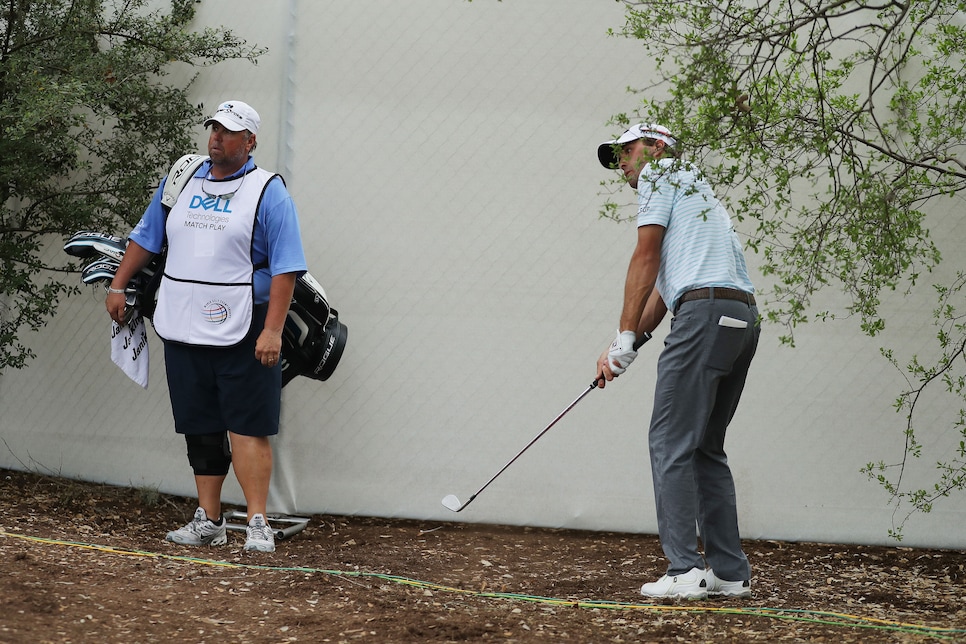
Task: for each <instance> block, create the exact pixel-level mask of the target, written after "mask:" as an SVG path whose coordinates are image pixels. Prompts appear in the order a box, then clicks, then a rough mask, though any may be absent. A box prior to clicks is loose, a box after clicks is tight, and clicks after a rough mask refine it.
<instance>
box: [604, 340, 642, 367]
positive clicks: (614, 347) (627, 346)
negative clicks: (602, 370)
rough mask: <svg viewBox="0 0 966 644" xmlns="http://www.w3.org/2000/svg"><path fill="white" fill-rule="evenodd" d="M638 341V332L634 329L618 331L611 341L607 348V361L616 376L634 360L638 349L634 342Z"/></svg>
mask: <svg viewBox="0 0 966 644" xmlns="http://www.w3.org/2000/svg"><path fill="white" fill-rule="evenodd" d="M636 341H637V334H636V333H635V332H633V331H618V332H617V338H616V339H615V340H614V341H613V342H612V343H611V345H610V349H608V350H607V362H608V364H609V365H610V370H611V371H612V372H613V373H614V375H615V376H619V375H621V374H622V373H624V372H625V371H627V368H628V367H629V366H631V363H632V362H634V358H636V357H637V351H636V350H635V349H634V343H635V342H636Z"/></svg>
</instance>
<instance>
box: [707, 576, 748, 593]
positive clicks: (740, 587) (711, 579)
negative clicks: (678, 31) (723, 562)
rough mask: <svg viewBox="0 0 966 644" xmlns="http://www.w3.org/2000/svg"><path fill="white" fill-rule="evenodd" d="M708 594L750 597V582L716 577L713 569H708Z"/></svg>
mask: <svg viewBox="0 0 966 644" xmlns="http://www.w3.org/2000/svg"><path fill="white" fill-rule="evenodd" d="M708 595H709V596H711V597H741V598H743V599H747V598H749V597H751V582H750V581H748V580H747V579H746V580H745V581H725V580H724V579H718V578H717V577H716V576H715V574H714V571H713V570H709V571H708Z"/></svg>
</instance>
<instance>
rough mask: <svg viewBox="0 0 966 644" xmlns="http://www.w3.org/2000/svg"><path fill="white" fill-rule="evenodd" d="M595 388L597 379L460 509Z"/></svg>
mask: <svg viewBox="0 0 966 644" xmlns="http://www.w3.org/2000/svg"><path fill="white" fill-rule="evenodd" d="M596 388H597V380H594V381H593V382H592V383H590V386H589V387H587V389H585V390H584V391H583V393H581V394H580V395H579V396H577V397H576V398H574V401H573V402H572V403H570V404H569V405H567V408H566V409H564V410H563V411H562V412H560V413H559V414H557V417H556V418H554V419H553V420H552V421H550V424H549V425H547V426H546V427H544V428H543V430H542V431H541V432H540V433H539V434H537V435H536V436H534V437H533V438H532V439H531V440H530V442H529V443H527V444H526V446H525V447H524V448H523V449H521V450H520V451H519V452H517V455H516V456H514V457H513V458H511V459H510V460H509V462H508V463H507V464H506V465H504V466H503V467H502V468H500V471H499V472H497V473H496V474H494V475H493V477H492V478H491V479H490V480H489V481H487V482H486V483H484V484H483V487H481V488H480V489H479V490H477V491H476V494H474V495H473V496H471V497H470V499H469V501H467V502H466V503H464V504H463V506H462V507H460V510H462V509H463V508H465V507H466V506H468V505H469V504H470V503H472V502H473V499H475V498H476V497H478V496H479V495H480V492H482V491H483V490H485V489H486V488H487V486H489V485H490V483H492V482H493V481H495V480H496V477H498V476H499V475H500V474H503V472H505V471H506V469H507V468H508V467H510V466H511V465H513V463H514V462H516V460H517V459H518V458H520V457H521V456H523V453H524V452H525V451H527V450H528V449H530V446H531V445H533V444H534V443H536V442H537V441H538V440H540V437H541V436H543V435H544V434H546V433H547V432H548V431H550V428H551V427H553V426H554V425H556V424H557V421H559V420H560V419H561V418H563V417H564V416H565V415H566V414H567V412H568V411H570V410H571V409H573V408H574V406H575V405H576V404H577V403H579V402H580V401H581V400H582V399H583V397H584V396H586V395H587V394H589V393H590V392H591V391H593V390H594V389H596Z"/></svg>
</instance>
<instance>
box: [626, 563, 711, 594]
mask: <svg viewBox="0 0 966 644" xmlns="http://www.w3.org/2000/svg"><path fill="white" fill-rule="evenodd" d="M641 594H642V595H644V596H645V597H663V598H670V599H707V598H708V580H707V579H706V578H705V574H704V570H703V569H701V568H692V569H691V570H689V571H688V572H686V573H685V574H683V575H673V576H672V575H664V576H663V577H661V578H660V579H658V580H657V581H655V582H654V583H651V584H644V585H643V586H641Z"/></svg>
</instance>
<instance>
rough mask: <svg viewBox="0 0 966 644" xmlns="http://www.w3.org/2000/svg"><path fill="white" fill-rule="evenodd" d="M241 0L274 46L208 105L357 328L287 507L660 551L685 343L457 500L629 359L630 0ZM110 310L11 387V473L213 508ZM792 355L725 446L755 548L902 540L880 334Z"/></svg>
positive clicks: (59, 343) (809, 336) (917, 330)
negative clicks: (672, 373)
mask: <svg viewBox="0 0 966 644" xmlns="http://www.w3.org/2000/svg"><path fill="white" fill-rule="evenodd" d="M245 4H246V10H245V11H244V12H241V11H232V12H224V11H223V10H222V9H221V5H220V4H219V3H217V2H214V1H213V0H205V1H204V2H202V3H201V4H199V11H200V14H199V20H198V24H199V27H200V26H203V25H215V24H222V25H226V26H228V27H230V28H232V29H233V30H234V31H236V32H237V33H239V34H240V35H242V36H243V37H245V38H247V39H249V40H250V41H253V42H256V43H258V44H260V45H265V46H268V47H269V48H270V52H269V54H268V55H267V56H265V57H264V58H263V59H262V60H261V61H260V62H259V64H258V65H257V66H256V67H251V66H250V65H247V64H243V63H227V64H224V65H220V66H218V67H216V68H214V69H212V70H207V71H204V72H202V77H201V79H200V80H199V82H198V84H197V85H196V88H197V89H196V91H195V97H196V100H198V101H199V102H201V101H203V102H204V103H205V104H206V105H207V106H210V107H213V106H214V105H216V104H217V103H218V102H220V101H221V100H225V99H228V98H237V99H242V100H245V101H248V102H250V103H251V104H252V105H254V106H255V107H256V109H258V110H259V112H260V113H261V116H262V120H263V126H262V129H261V131H260V132H259V147H258V151H257V154H256V158H257V160H258V162H259V163H260V164H261V165H263V166H265V167H268V168H270V169H280V168H283V169H284V171H285V174H286V179H287V182H288V185H289V188H290V189H291V191H292V193H293V195H294V197H295V200H296V203H297V204H298V206H299V209H300V214H301V220H302V227H303V236H304V240H305V245H306V252H307V255H308V258H309V265H310V267H311V271H312V273H313V274H314V275H315V276H316V277H317V278H319V279H320V280H321V281H322V283H323V284H324V286H325V287H326V290H327V291H328V294H329V296H330V298H331V299H332V301H333V303H334V305H335V306H336V308H338V309H339V311H340V315H341V317H342V319H343V320H344V321H345V323H346V324H347V325H348V327H349V344H348V347H347V350H346V354H345V356H344V358H343V360H342V363H341V365H340V366H339V369H338V371H337V373H336V374H335V375H334V376H333V378H332V379H330V380H329V381H328V382H326V383H318V382H315V381H310V380H306V379H301V378H300V379H296V380H295V381H294V382H293V383H291V384H290V385H289V386H288V387H286V388H285V390H284V402H283V406H284V409H283V427H282V433H281V434H280V436H279V437H278V438H277V440H276V443H275V444H276V459H277V460H276V462H277V467H276V472H275V479H274V482H273V492H272V497H271V499H270V504H271V506H272V507H271V508H270V509H271V511H283V512H294V511H298V512H303V513H337V514H343V513H344V514H363V515H377V516H386V517H411V518H420V519H425V520H429V521H432V520H454V519H455V520H462V521H473V522H492V523H511V524H528V525H540V526H563V527H572V528H586V529H599V530H621V531H635V532H652V531H654V530H655V523H654V511H653V501H652V497H651V486H650V472H649V468H648V462H647V452H646V424H647V419H648V417H649V414H650V404H651V402H650V399H651V393H652V389H653V384H654V369H655V363H656V357H657V355H658V353H659V350H660V340H661V337H662V336H663V332H664V330H661V331H659V333H658V337H656V338H655V341H654V342H652V343H651V344H649V345H647V346H646V347H645V348H644V349H643V350H642V355H641V357H639V358H638V361H637V362H636V363H635V365H634V366H633V367H632V368H631V369H630V370H629V371H628V373H627V374H626V375H625V376H622V377H621V379H620V380H619V381H618V382H617V383H616V384H614V385H611V386H608V387H607V389H606V390H603V391H594V392H591V393H590V394H589V395H588V396H587V397H586V398H585V399H584V400H583V401H582V402H581V403H580V404H579V405H577V406H576V407H575V408H574V409H573V411H571V412H570V413H569V414H568V415H567V416H566V417H565V418H564V419H563V420H561V421H560V422H559V423H558V424H557V426H555V427H554V428H553V430H551V432H549V433H548V434H547V435H546V436H544V437H543V438H542V439H541V440H540V442H539V443H537V444H536V445H535V446H534V447H533V448H532V449H531V450H529V451H528V452H527V453H526V454H525V455H524V456H523V457H521V458H520V459H519V460H518V461H517V462H516V463H515V464H514V465H513V466H512V467H511V468H510V469H508V470H507V471H506V473H504V474H503V475H502V476H501V477H499V478H498V479H497V480H496V481H495V482H494V483H493V484H492V485H491V486H490V487H489V488H488V489H487V490H486V492H485V493H484V494H482V495H480V497H479V498H478V499H477V500H476V501H474V503H473V505H471V506H470V507H469V508H467V509H466V510H465V511H464V512H462V513H460V514H458V515H454V514H453V513H451V512H449V511H448V510H446V509H444V508H443V507H442V506H441V505H440V500H441V499H442V497H443V496H444V495H445V494H448V493H454V494H456V495H457V496H459V497H460V499H463V500H465V499H467V498H468V497H469V496H470V495H471V494H472V493H473V492H474V491H476V490H477V489H478V488H479V487H480V486H481V485H482V484H483V483H485V482H486V481H487V480H488V479H489V478H490V477H491V476H492V475H493V474H495V473H496V472H497V471H498V470H499V468H500V467H502V466H503V465H504V464H505V463H506V462H507V461H508V460H509V459H510V458H511V457H512V456H513V455H515V454H516V453H517V452H518V451H519V450H520V449H522V448H523V446H524V445H525V444H526V443H527V442H528V441H529V440H530V439H531V438H532V437H533V436H535V435H536V434H537V433H538V432H539V431H540V430H541V429H543V428H544V427H545V426H546V425H547V424H548V423H549V422H550V421H551V420H552V419H553V418H554V417H555V416H556V415H557V414H558V413H559V412H560V411H561V410H562V409H563V408H564V407H566V405H567V404H568V403H570V402H571V401H572V400H573V399H574V398H575V397H576V396H577V395H578V394H580V393H581V392H582V391H583V390H584V389H586V388H587V386H588V385H589V384H590V381H591V380H592V378H593V375H594V362H595V360H596V357H597V355H598V354H599V352H600V351H601V350H602V349H603V348H604V346H606V345H607V343H609V342H610V340H611V339H612V335H613V332H614V328H615V325H616V322H617V318H618V315H619V310H620V304H621V296H622V286H623V278H624V272H625V270H626V266H627V260H628V257H629V255H630V252H631V249H632V248H633V244H634V240H635V235H634V231H633V229H632V227H631V226H629V225H618V224H614V223H610V222H606V221H601V220H598V218H597V210H598V208H599V206H600V205H601V203H602V202H603V200H604V199H603V197H602V196H601V195H600V194H599V193H600V190H601V189H600V186H599V182H600V181H602V180H604V179H607V178H608V174H607V173H606V172H604V171H603V170H602V169H601V168H600V167H599V165H598V163H597V160H596V156H595V154H596V153H595V150H596V146H597V144H598V143H599V142H600V141H603V140H605V139H607V138H609V137H610V136H611V135H613V134H616V133H618V132H616V129H615V128H614V127H612V126H608V125H607V121H608V119H609V118H610V116H611V115H613V114H615V113H617V112H622V111H632V110H633V109H634V108H635V105H636V99H635V97H634V96H632V95H629V94H627V93H626V92H625V88H626V87H627V86H634V87H643V86H646V85H647V84H648V75H649V74H650V73H651V72H652V70H653V66H652V65H651V64H650V62H649V61H648V60H647V59H646V57H645V56H644V54H643V51H642V48H641V47H640V45H639V44H638V43H635V42H632V41H627V40H622V39H617V38H610V37H608V36H606V31H607V29H608V28H610V27H614V28H617V27H619V26H620V25H621V24H622V20H623V18H622V16H623V14H622V5H621V4H620V3H615V2H595V3H591V2H585V1H582V2H578V1H572V2H561V1H560V0H526V2H524V1H522V0H507V1H504V2H501V3H497V2H494V1H492V0H476V1H475V2H472V3H467V2H447V1H444V0H411V1H409V2H405V3H402V2H390V1H388V0H353V1H352V2H349V1H347V0H343V1H341V2H340V1H313V2H295V1H294V0H292V1H290V2H287V3H284V2H278V3H256V2H246V3H245ZM290 37H291V42H292V43H294V45H293V46H292V48H289V46H288V43H289V42H290ZM197 130H198V139H197V140H198V146H199V148H200V149H203V147H204V142H205V140H206V137H205V132H204V130H203V129H202V128H201V126H200V125H199V127H198V128H197ZM626 196H627V200H628V201H630V200H631V199H632V195H630V193H628V194H627V195H626ZM959 206H960V209H961V203H960V204H959ZM935 223H936V225H937V226H939V232H940V235H939V236H940V238H941V239H943V240H944V242H945V244H946V245H947V246H948V248H949V249H951V250H952V249H955V248H957V242H958V243H960V244H961V243H962V241H963V240H964V239H966V230H964V228H963V225H962V224H961V223H960V220H959V218H956V217H948V216H944V217H942V218H937V220H936V222H935ZM115 232H118V233H121V234H124V233H125V232H126V231H115ZM950 255H951V256H953V255H952V254H951V253H950ZM749 259H750V260H751V261H752V262H754V257H753V256H750V257H749ZM762 283H763V282H762ZM928 290H929V289H928V287H927V286H926V285H925V284H924V285H923V286H921V287H920V289H919V290H918V291H916V292H914V293H913V294H912V295H911V296H909V297H899V296H897V297H896V298H895V301H894V302H892V303H889V306H890V307H891V308H892V309H893V310H894V311H896V313H897V315H898V318H897V321H896V323H895V324H894V326H893V327H891V328H890V330H889V333H888V334H887V337H886V339H887V340H889V341H895V342H897V343H899V346H900V347H902V349H903V350H907V351H908V355H911V354H912V353H914V352H917V351H921V350H923V349H924V347H925V345H924V344H923V339H924V338H927V337H928V336H931V335H933V332H932V330H931V328H930V329H928V330H927V331H926V332H925V333H924V332H923V328H924V325H926V324H928V320H929V310H928V309H929V307H930V302H929V300H928V299H926V298H925V297H923V296H924V295H928ZM827 297H828V298H829V300H830V301H832V302H833V303H834V301H835V299H836V298H835V296H834V295H829V296H827ZM102 300H103V296H102V295H100V294H97V295H88V296H82V297H77V298H72V299H71V300H70V301H69V302H68V303H67V304H66V306H65V307H64V309H63V311H62V313H61V315H60V316H59V317H58V318H57V319H56V320H54V321H53V322H52V323H51V324H50V325H49V326H48V327H47V328H46V329H44V331H43V332H42V333H41V334H39V335H37V336H34V337H33V340H34V342H33V344H34V347H35V350H36V352H37V354H38V357H37V359H36V360H35V361H34V362H33V363H32V364H31V366H30V368H29V369H27V370H24V371H21V372H7V373H4V374H3V375H2V376H0V404H2V406H3V413H2V417H0V437H2V439H3V441H4V442H5V446H4V447H3V448H0V466H3V467H14V468H18V469H20V468H23V467H30V468H31V469H47V470H52V471H55V472H57V473H60V474H63V475H67V476H74V477H79V478H84V479H91V480H97V481H107V482H111V483H117V484H131V485H135V486H151V487H155V486H156V487H158V488H159V489H161V490H162V491H164V492H170V493H178V494H186V495H192V494H193V493H194V488H193V484H192V481H191V476H190V470H189V469H188V465H187V461H186V458H185V456H184V446H183V441H182V440H181V439H180V438H178V437H176V436H175V434H174V432H173V429H172V422H171V413H170V409H169V406H168V400H167V390H166V387H165V383H164V374H163V365H162V362H161V345H160V343H159V342H158V341H157V338H156V337H154V336H152V345H151V349H152V351H153V352H154V354H153V360H152V367H151V385H150V388H149V389H148V390H147V391H143V390H142V389H140V388H139V387H138V386H137V385H135V384H133V383H132V382H130V381H128V380H127V379H126V378H125V377H124V376H123V375H122V374H121V372H120V371H118V370H117V369H116V368H115V367H114V366H113V364H112V363H111V362H110V359H109V344H108V331H109V322H108V319H107V316H106V314H105V313H104V312H103V304H102ZM665 324H666V323H665ZM778 334H779V330H778V329H773V328H766V330H765V334H764V337H763V341H762V344H761V347H760V349H759V356H758V358H757V361H756V364H755V365H754V367H753V371H752V374H751V377H750V380H749V383H748V387H747V389H746V393H745V397H744V400H743V402H742V405H741V407H740V409H739V412H738V415H737V417H736V418H735V421H734V423H733V425H732V430H731V436H730V438H729V447H730V448H729V455H730V459H731V463H732V467H733V470H734V473H735V477H736V481H737V486H738V493H739V503H740V509H741V523H742V528H743V532H744V536H746V537H747V538H776V539H789V540H813V541H835V542H859V543H891V542H890V541H889V539H888V537H887V531H888V529H889V528H890V527H891V525H892V510H891V508H890V507H889V506H888V505H887V501H888V499H887V498H886V497H885V494H884V492H882V491H881V490H880V489H879V488H878V487H877V486H876V485H875V484H873V483H870V482H867V481H866V479H865V477H864V476H863V475H861V474H860V473H859V469H860V468H861V467H862V466H863V465H864V464H865V463H866V462H868V461H873V460H875V461H877V460H880V459H883V460H885V461H887V462H894V461H895V460H896V459H897V458H898V457H899V456H900V455H901V447H902V443H901V429H902V425H901V420H902V419H901V418H900V417H899V416H898V415H897V414H895V413H894V412H893V411H892V407H891V402H892V400H893V399H894V398H895V396H896V395H897V394H898V392H899V391H900V388H901V387H902V385H903V382H902V380H901V378H900V376H899V374H898V373H896V372H895V371H894V370H892V368H891V367H890V366H889V365H888V364H887V363H886V362H885V361H884V360H883V359H882V358H881V357H880V356H879V354H878V346H880V344H881V343H880V342H879V341H877V340H869V339H867V338H864V337H863V336H862V335H861V334H860V333H858V332H857V331H856V330H855V324H854V322H836V323H833V324H828V325H809V326H807V327H805V328H802V329H800V330H799V332H798V334H797V337H798V344H799V346H798V348H796V349H788V348H784V347H781V346H779V344H778V342H777V336H778ZM227 495H228V500H229V501H232V502H239V501H241V499H242V497H241V493H240V490H239V489H238V488H237V486H235V485H234V484H231V485H229V487H228V490H227ZM964 514H966V503H964V501H963V499H962V498H958V499H953V500H950V501H945V502H943V503H942V504H941V506H940V509H938V510H936V511H934V512H933V513H932V514H930V515H926V516H924V517H921V518H917V519H915V521H914V522H913V523H912V524H911V525H910V526H908V527H907V528H906V541H905V542H904V544H905V545H930V546H949V547H964V546H966V539H964V537H963V536H962V533H961V531H958V530H955V529H954V528H955V526H958V525H962V524H963V521H964V518H966V516H964Z"/></svg>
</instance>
